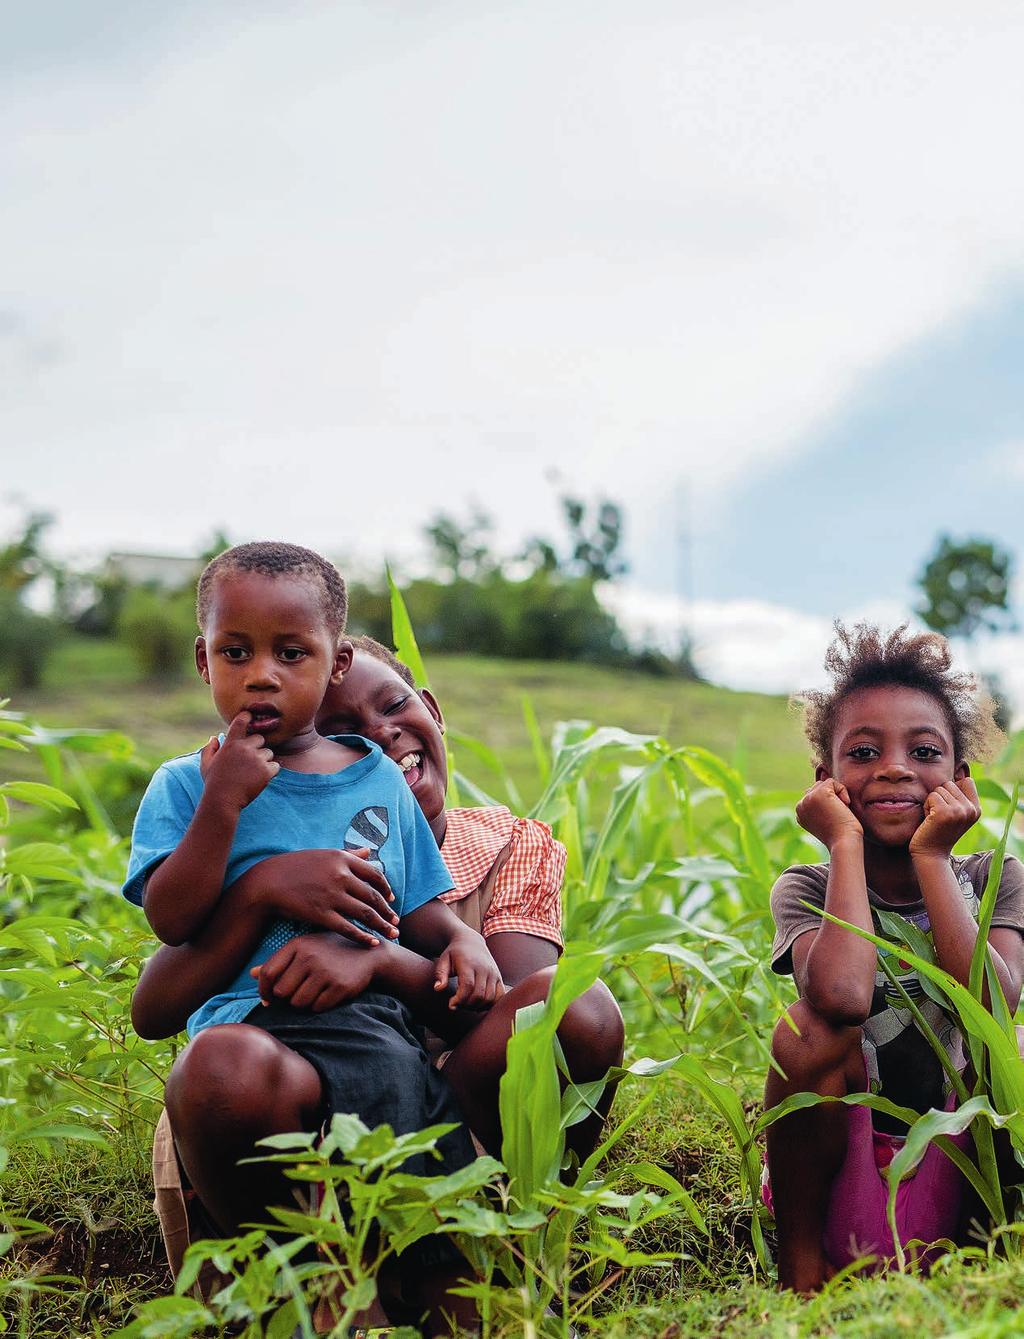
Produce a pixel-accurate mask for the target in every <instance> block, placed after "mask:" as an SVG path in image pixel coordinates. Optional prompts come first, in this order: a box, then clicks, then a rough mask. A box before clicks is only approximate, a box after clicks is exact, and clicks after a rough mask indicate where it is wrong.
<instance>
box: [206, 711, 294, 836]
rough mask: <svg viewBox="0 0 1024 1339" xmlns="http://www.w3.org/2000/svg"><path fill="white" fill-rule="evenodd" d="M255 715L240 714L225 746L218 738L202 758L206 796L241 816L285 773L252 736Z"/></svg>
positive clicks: (258, 740) (260, 742) (228, 732)
mask: <svg viewBox="0 0 1024 1339" xmlns="http://www.w3.org/2000/svg"><path fill="white" fill-rule="evenodd" d="M251 724H252V715H251V713H250V712H248V711H240V712H239V713H238V715H237V716H236V717H235V719H234V720H233V721H232V722H231V724H230V725H229V726H228V728H227V732H226V733H225V735H224V743H223V744H222V743H221V742H220V740H219V739H218V738H217V737H216V735H214V737H213V738H212V739H211V740H210V742H209V743H208V744H206V745H205V746H204V748H203V750H202V752H201V753H200V755H199V771H200V773H201V775H202V778H203V785H204V787H205V789H206V793H207V794H209V795H212V796H215V797H216V798H217V799H218V800H219V801H220V802H221V803H223V804H227V805H229V806H230V807H231V808H232V809H237V811H238V812H239V813H241V812H242V810H243V809H244V808H245V806H246V805H247V804H249V803H251V801H253V800H254V799H255V798H256V796H257V795H259V793H260V791H262V790H264V789H265V788H266V786H267V783H268V782H270V781H271V780H273V778H274V777H275V776H277V774H278V772H279V771H280V770H281V764H280V763H279V762H275V760H274V755H273V752H272V751H271V750H270V749H269V748H267V746H266V744H265V743H264V742H263V736H262V735H260V734H253V735H250V734H249V733H248V729H249V726H250V725H251Z"/></svg>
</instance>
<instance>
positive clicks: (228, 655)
mask: <svg viewBox="0 0 1024 1339" xmlns="http://www.w3.org/2000/svg"><path fill="white" fill-rule="evenodd" d="M221 655H222V656H223V657H224V659H225V660H230V661H232V662H233V663H234V664H236V665H240V664H241V663H242V661H243V660H248V659H249V652H248V651H247V650H246V649H245V647H244V646H224V647H222V648H221Z"/></svg>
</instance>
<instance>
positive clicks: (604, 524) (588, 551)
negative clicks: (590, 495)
mask: <svg viewBox="0 0 1024 1339" xmlns="http://www.w3.org/2000/svg"><path fill="white" fill-rule="evenodd" d="M562 511H563V512H564V513H565V522H566V525H568V527H569V543H570V544H571V545H572V557H571V559H570V561H569V563H568V564H567V566H568V567H569V570H570V572H571V574H572V575H574V576H582V577H586V578H587V579H588V580H590V581H614V580H615V578H616V577H619V576H622V574H623V573H624V572H625V571H626V564H625V563H624V562H623V561H622V559H621V558H620V557H619V556H618V555H619V548H620V546H621V544H622V508H621V507H620V506H619V504H618V503H617V502H611V501H609V499H608V498H601V499H600V500H599V501H598V502H596V503H595V504H594V506H593V513H592V514H591V511H590V508H589V507H588V505H587V503H585V502H583V501H581V500H580V499H579V498H575V497H569V496H565V497H563V498H562Z"/></svg>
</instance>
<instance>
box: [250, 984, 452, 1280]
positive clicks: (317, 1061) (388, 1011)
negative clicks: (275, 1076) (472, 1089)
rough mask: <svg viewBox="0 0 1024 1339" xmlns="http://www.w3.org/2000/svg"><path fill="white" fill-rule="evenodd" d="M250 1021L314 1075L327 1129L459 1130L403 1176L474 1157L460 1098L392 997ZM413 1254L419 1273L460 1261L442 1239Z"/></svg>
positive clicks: (267, 1012) (281, 1009) (418, 1157)
mask: <svg viewBox="0 0 1024 1339" xmlns="http://www.w3.org/2000/svg"><path fill="white" fill-rule="evenodd" d="M245 1021H246V1022H247V1023H249V1024H251V1025H252V1026H254V1027H259V1028H263V1030H264V1031H265V1032H269V1033H270V1035H271V1036H272V1037H276V1038H277V1039H278V1041H281V1042H283V1043H284V1045H285V1046H287V1047H288V1048H289V1049H290V1050H292V1051H295V1052H297V1053H298V1054H299V1055H301V1056H302V1057H303V1058H304V1059H305V1060H308V1061H309V1063H310V1064H311V1065H312V1066H313V1068H314V1069H315V1070H316V1071H317V1073H318V1074H319V1075H320V1082H321V1084H322V1086H323V1093H324V1106H323V1118H324V1121H325V1122H327V1121H329V1120H330V1118H331V1116H332V1114H333V1113H334V1112H336V1111H346V1112H351V1113H353V1114H354V1115H356V1116H358V1117H359V1119H360V1120H361V1121H362V1122H363V1124H364V1125H367V1126H369V1127H370V1129H373V1127H374V1126H375V1125H385V1124H386V1125H390V1126H391V1128H392V1130H394V1132H395V1134H411V1133H413V1132H414V1131H416V1130H422V1129H423V1128H424V1127H425V1126H428V1125H441V1124H451V1123H453V1122H457V1128H456V1129H454V1130H452V1131H451V1132H450V1133H449V1134H446V1135H444V1136H443V1137H442V1138H441V1139H440V1140H439V1141H438V1144H437V1150H438V1152H439V1153H440V1154H441V1157H440V1159H438V1158H435V1157H431V1156H430V1154H429V1153H417V1154H414V1155H413V1156H412V1157H411V1158H409V1159H408V1161H407V1162H406V1164H405V1166H404V1167H403V1168H402V1170H403V1171H404V1172H410V1173H413V1174H415V1175H417V1176H446V1175H448V1174H449V1173H451V1172H456V1171H458V1170H459V1169H460V1168H461V1167H465V1166H467V1165H468V1164H469V1163H471V1162H472V1161H473V1159H474V1158H475V1157H476V1152H475V1150H474V1148H473V1142H472V1139H471V1137H470V1133H469V1130H468V1128H467V1127H466V1125H465V1124H464V1123H463V1118H462V1112H461V1111H460V1110H459V1106H458V1103H457V1102H456V1100H455V1094H454V1093H453V1092H452V1090H451V1087H450V1086H449V1084H448V1081H447V1079H446V1078H445V1077H444V1075H443V1074H442V1073H441V1072H440V1071H439V1070H437V1069H435V1067H434V1065H433V1063H432V1061H431V1058H430V1056H429V1055H428V1054H427V1050H426V1047H425V1046H424V1043H423V1032H422V1030H421V1029H420V1028H419V1027H418V1026H417V1025H416V1023H415V1022H414V1021H413V1017H412V1015H411V1014H410V1012H409V1010H408V1009H407V1008H406V1007H405V1005H404V1004H402V1003H401V1002H400V1001H398V1000H396V999H395V998H394V997H393V996H391V995H383V994H381V993H380V992H378V991H373V990H369V991H366V992H365V993H364V994H362V995H360V996H359V997H358V998H357V999H354V1000H350V1001H348V1002H347V1003H345V1004H339V1005H337V1006H336V1007H335V1008H333V1009H326V1010H324V1012H323V1013H309V1012H307V1011H305V1010H301V1009H293V1008H292V1007H291V1005H289V1004H278V1003H274V1004H269V1005H258V1006H257V1007H256V1008H255V1009H253V1011H252V1013H250V1014H249V1016H248V1017H247V1018H246V1020H245ZM411 1251H412V1255H413V1258H414V1259H415V1260H416V1261H417V1262H418V1263H420V1264H421V1265H422V1264H426V1263H427V1262H428V1261H429V1263H431V1264H435V1265H437V1264H441V1263H448V1262H451V1261H452V1260H457V1259H461V1257H460V1256H459V1254H458V1252H457V1251H456V1250H455V1248H454V1246H452V1245H451V1243H450V1242H449V1241H448V1239H447V1238H444V1237H432V1238H429V1237H428V1238H425V1239H424V1240H422V1241H420V1242H417V1243H416V1245H415V1246H414V1247H412V1248H411ZM408 1254H409V1252H404V1253H403V1256H404V1255H408Z"/></svg>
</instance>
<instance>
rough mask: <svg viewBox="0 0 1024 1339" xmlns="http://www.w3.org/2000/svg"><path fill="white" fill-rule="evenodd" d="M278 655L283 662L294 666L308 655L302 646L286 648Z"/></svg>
mask: <svg viewBox="0 0 1024 1339" xmlns="http://www.w3.org/2000/svg"><path fill="white" fill-rule="evenodd" d="M278 654H279V655H280V657H281V659H282V660H283V661H285V662H286V663H287V664H290V665H294V664H295V662H296V661H297V660H302V659H304V657H305V655H306V653H305V651H304V650H303V649H302V647H301V646H286V647H284V648H283V649H282V650H281V651H279V652H278Z"/></svg>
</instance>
